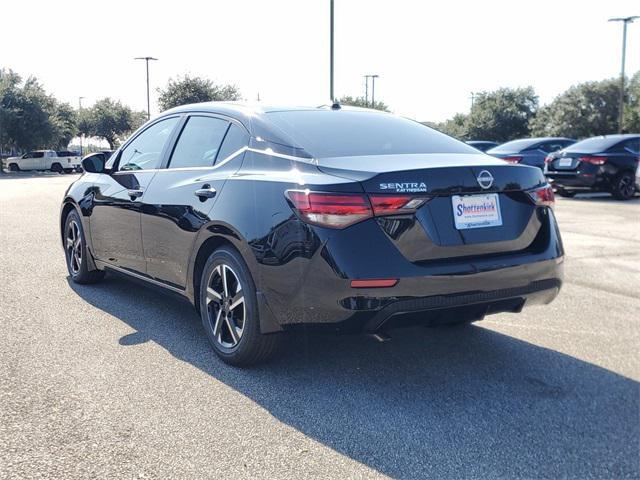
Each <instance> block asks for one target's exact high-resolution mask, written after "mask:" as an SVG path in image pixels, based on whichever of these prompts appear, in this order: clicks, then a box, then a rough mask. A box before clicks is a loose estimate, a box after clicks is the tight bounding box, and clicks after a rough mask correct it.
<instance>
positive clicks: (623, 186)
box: [618, 175, 636, 198]
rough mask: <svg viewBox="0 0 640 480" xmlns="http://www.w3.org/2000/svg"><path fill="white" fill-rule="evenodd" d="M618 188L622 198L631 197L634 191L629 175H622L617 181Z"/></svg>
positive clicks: (632, 181)
mask: <svg viewBox="0 0 640 480" xmlns="http://www.w3.org/2000/svg"><path fill="white" fill-rule="evenodd" d="M618 190H620V193H621V194H622V196H623V197H624V198H631V197H632V196H633V194H634V193H635V191H636V187H635V185H634V180H633V178H632V177H631V176H630V175H623V176H622V178H621V179H620V182H619V183H618Z"/></svg>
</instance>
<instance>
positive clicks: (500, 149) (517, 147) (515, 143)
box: [487, 138, 538, 153]
mask: <svg viewBox="0 0 640 480" xmlns="http://www.w3.org/2000/svg"><path fill="white" fill-rule="evenodd" d="M537 142H538V140H531V139H530V138H525V139H522V140H511V141H510V142H507V143H503V144H502V145H498V146H497V147H494V148H492V149H491V150H489V152H487V153H518V152H521V151H522V150H524V149H525V148H529V147H530V146H531V145H534V144H535V143H537Z"/></svg>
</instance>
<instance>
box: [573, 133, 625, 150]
mask: <svg viewBox="0 0 640 480" xmlns="http://www.w3.org/2000/svg"><path fill="white" fill-rule="evenodd" d="M618 142H620V137H618V138H615V137H614V138H609V137H592V138H587V139H586V140H581V141H579V142H576V143H574V144H573V145H570V146H568V147H567V148H566V150H565V151H566V152H568V153H602V152H605V151H607V150H608V149H609V148H611V147H613V146H615V145H616V144H617V143H618Z"/></svg>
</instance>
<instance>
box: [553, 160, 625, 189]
mask: <svg viewBox="0 0 640 480" xmlns="http://www.w3.org/2000/svg"><path fill="white" fill-rule="evenodd" d="M616 174H617V169H615V168H614V167H611V166H609V165H605V166H596V165H580V166H579V167H578V169H577V170H572V171H562V170H551V171H549V170H545V172H544V175H545V177H546V178H547V179H548V180H550V182H551V183H552V184H553V185H554V186H557V187H561V188H565V189H568V190H608V189H609V188H610V186H611V179H612V178H614V177H615V175H616Z"/></svg>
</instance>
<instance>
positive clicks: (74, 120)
mask: <svg viewBox="0 0 640 480" xmlns="http://www.w3.org/2000/svg"><path fill="white" fill-rule="evenodd" d="M50 119H51V123H52V125H53V138H54V142H55V143H54V145H53V146H54V147H55V148H57V149H60V150H62V149H65V148H67V146H68V145H69V142H70V141H71V139H72V138H73V137H75V136H76V135H78V114H77V112H76V111H75V110H74V109H73V108H72V107H71V105H69V104H68V103H60V102H57V101H56V102H54V104H53V111H52V112H51V114H50Z"/></svg>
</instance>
